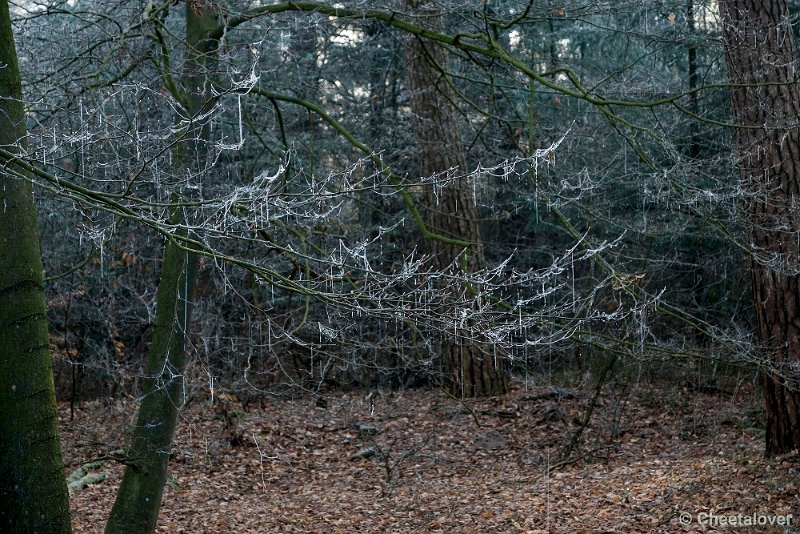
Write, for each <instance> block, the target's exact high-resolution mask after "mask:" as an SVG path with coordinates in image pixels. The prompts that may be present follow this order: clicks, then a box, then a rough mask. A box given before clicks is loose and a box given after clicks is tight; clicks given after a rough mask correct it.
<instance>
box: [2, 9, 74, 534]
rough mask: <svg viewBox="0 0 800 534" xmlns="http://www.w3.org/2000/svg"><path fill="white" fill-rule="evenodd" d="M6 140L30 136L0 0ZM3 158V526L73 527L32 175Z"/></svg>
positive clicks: (17, 142) (14, 143) (18, 146)
mask: <svg viewBox="0 0 800 534" xmlns="http://www.w3.org/2000/svg"><path fill="white" fill-rule="evenodd" d="M0 65H2V68H0V146H2V147H3V148H4V149H6V150H9V151H12V152H22V153H24V151H25V149H26V147H27V143H26V137H27V132H26V128H25V113H24V109H23V104H22V84H21V82H20V76H19V68H18V65H17V53H16V48H15V46H14V36H13V32H12V28H11V20H10V17H9V11H8V2H6V1H1V2H0ZM20 175H24V172H23V171H22V170H21V169H20V168H18V167H16V166H15V165H14V164H13V163H11V162H8V161H3V162H0V532H9V533H16V532H19V533H28V532H47V533H61V532H71V524H70V513H69V494H68V493H67V483H66V477H65V476H64V464H63V461H62V459H61V444H60V441H59V435H58V414H57V412H56V398H55V390H54V388H53V375H52V361H51V359H50V352H49V337H48V332H47V317H46V316H45V302H44V280H43V276H42V258H41V253H40V250H39V233H38V232H39V231H38V227H37V222H36V207H35V205H34V202H33V188H32V186H31V183H30V182H29V181H28V180H26V179H25V178H23V177H20Z"/></svg>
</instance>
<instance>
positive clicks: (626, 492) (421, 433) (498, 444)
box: [60, 384, 800, 534]
mask: <svg viewBox="0 0 800 534" xmlns="http://www.w3.org/2000/svg"><path fill="white" fill-rule="evenodd" d="M590 398H591V397H590V396H589V395H588V394H587V393H586V392H578V391H575V390H570V389H553V388H525V387H524V386H522V385H520V384H516V385H515V389H514V391H513V392H512V393H511V394H509V395H508V396H505V397H502V398H491V399H483V400H469V401H466V402H463V403H462V402H459V401H457V400H455V399H453V398H450V397H448V396H447V395H445V394H444V393H442V392H439V391H434V390H407V391H404V392H400V393H394V394H389V393H387V394H383V395H376V396H375V397H374V403H373V402H371V401H370V400H367V399H365V397H364V396H363V394H358V393H330V394H328V395H324V396H323V397H322V399H323V401H320V400H319V398H314V397H311V396H308V397H299V398H294V399H287V398H270V399H268V400H266V401H265V402H264V403H263V405H262V406H249V407H248V409H247V410H245V409H244V408H243V407H242V406H241V405H239V404H238V403H237V402H236V401H235V400H232V399H223V400H222V401H220V400H219V399H216V400H215V402H214V404H211V403H210V402H208V401H207V400H206V401H199V400H198V401H195V402H192V403H190V405H189V406H188V407H187V408H186V409H185V410H184V412H183V413H182V416H181V420H180V423H179V427H178V432H177V436H176V443H175V447H174V456H173V459H172V461H171V463H170V470H171V476H172V477H173V479H172V480H171V481H170V484H169V485H168V487H167V488H166V491H165V494H164V501H163V506H162V509H161V515H160V518H159V526H158V532H169V533H196V532H212V533H216V532H224V533H244V532H252V533H273V532H274V533H278V532H286V533H290V532H296V533H312V532H324V533H343V534H344V533H348V534H349V533H354V532H391V533H404V532H419V533H422V532H429V533H435V532H446V533H462V532H464V533H466V532H475V533H513V532H524V533H535V532H536V533H538V532H542V533H550V532H565V533H588V532H704V531H715V532H725V531H729V532H755V531H758V532H772V533H777V532H792V531H797V532H800V526H799V525H798V521H800V494H799V493H798V484H800V479H799V478H798V473H799V472H800V458H799V457H798V456H796V455H787V456H784V457H779V458H773V459H769V460H767V459H765V458H764V457H763V447H764V445H763V423H762V422H761V420H762V416H761V406H760V403H759V399H758V398H757V395H756V394H755V393H754V392H753V391H752V389H749V390H739V391H738V392H737V393H736V394H735V395H725V396H721V395H710V394H705V393H700V392H696V391H689V390H688V389H682V388H679V387H672V388H662V389H659V388H657V387H656V388H651V387H649V386H647V387H645V386H640V387H639V389H638V390H634V391H632V392H628V393H626V394H625V395H619V394H615V393H614V392H612V391H609V392H608V393H606V394H605V395H604V396H602V397H601V398H600V402H599V405H598V406H597V408H596V410H595V412H594V414H593V416H592V420H591V424H590V426H589V427H588V428H587V429H586V431H585V432H584V434H583V436H582V438H581V444H580V447H579V448H578V449H576V450H575V452H574V454H573V457H572V460H573V461H571V462H569V463H561V462H559V459H560V454H561V452H562V451H563V450H564V446H565V445H566V444H568V443H569V441H570V436H571V435H572V432H574V430H575V429H576V428H578V426H579V424H578V423H579V422H580V421H581V420H582V418H583V415H584V410H585V408H586V406H587V405H588V403H589V402H590ZM135 412H136V404H135V403H134V402H133V401H126V402H121V401H120V402H115V403H108V402H102V401H95V402H86V403H83V404H82V405H81V406H80V407H79V409H78V410H76V412H75V418H74V420H70V417H69V405H68V404H62V405H60V414H61V428H62V429H63V430H62V440H63V442H62V445H63V448H64V454H65V461H66V462H67V468H68V472H72V471H73V470H75V469H76V468H78V467H79V466H80V465H81V464H83V463H85V462H87V461H89V460H91V459H93V458H97V457H100V456H104V455H107V454H108V453H109V452H111V451H114V450H116V449H122V448H123V447H124V446H125V445H126V443H127V439H128V434H127V431H125V430H123V429H130V428H131V425H132V423H133V420H134V417H135ZM96 471H98V472H100V473H103V474H105V475H107V476H106V478H105V479H104V480H102V481H100V482H98V483H95V484H91V485H88V486H87V487H85V488H83V489H79V490H78V489H76V490H71V492H70V493H71V499H72V514H73V525H74V530H75V532H76V533H88V534H91V533H100V532H102V531H103V528H104V525H105V521H106V518H107V517H108V513H109V511H110V509H111V505H112V503H113V499H114V495H115V491H116V489H117V486H118V485H119V482H120V478H121V474H122V469H121V467H120V466H119V465H115V464H114V462H111V461H109V462H107V463H105V464H104V465H103V466H101V467H99V468H97V469H96ZM682 514H684V515H682ZM685 514H689V515H685ZM702 514H706V515H702ZM709 514H710V515H709ZM789 514H792V516H793V517H791V518H789V520H790V521H791V524H792V526H793V528H792V527H789V528H786V527H780V526H772V527H769V526H762V527H750V526H738V525H737V526H735V527H733V526H729V525H728V524H729V523H730V522H731V518H733V521H736V522H738V523H740V524H744V525H747V524H748V523H752V522H753V521H755V522H756V523H758V522H759V521H760V522H762V523H765V524H766V525H769V522H770V521H772V522H775V523H774V524H775V525H777V524H778V523H779V522H780V521H782V520H786V516H788V515H789ZM687 518H688V519H690V523H689V524H688V525H684V524H682V521H685V520H686V519H687ZM698 521H699V522H701V523H705V524H699V523H698ZM714 522H716V523H714Z"/></svg>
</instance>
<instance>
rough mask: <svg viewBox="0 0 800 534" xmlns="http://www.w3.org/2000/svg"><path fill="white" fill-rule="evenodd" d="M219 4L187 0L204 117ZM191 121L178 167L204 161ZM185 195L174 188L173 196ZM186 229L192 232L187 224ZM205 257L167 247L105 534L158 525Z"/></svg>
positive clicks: (203, 139) (188, 92) (189, 76)
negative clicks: (139, 391)
mask: <svg viewBox="0 0 800 534" xmlns="http://www.w3.org/2000/svg"><path fill="white" fill-rule="evenodd" d="M217 23H218V20H217V12H216V6H214V5H213V4H211V3H207V2H203V1H195V2H192V1H190V2H187V3H186V40H187V43H188V46H189V51H188V53H187V59H186V67H185V72H184V76H183V86H184V88H185V93H184V95H182V96H183V99H182V100H183V102H184V105H185V106H186V108H187V112H188V113H189V115H190V116H192V117H197V116H198V114H201V113H202V112H204V111H207V110H208V109H209V108H210V106H211V104H212V99H211V98H210V97H209V96H208V95H207V94H205V93H204V91H206V92H207V91H208V88H207V83H206V69H207V67H208V65H209V63H210V62H212V61H213V58H214V57H215V56H216V50H217V42H216V41H213V40H210V39H209V38H208V35H209V32H210V31H211V30H213V29H214V28H215V27H216V26H217ZM203 123H204V121H201V123H200V124H193V125H190V126H189V128H191V129H192V130H193V131H192V132H190V133H189V135H188V139H189V140H188V141H187V142H186V143H185V144H184V145H183V146H181V147H179V149H178V151H179V154H178V155H177V157H176V160H177V161H178V162H179V163H178V165H176V168H179V169H180V168H181V167H184V166H185V167H189V168H192V167H193V166H194V167H198V168H199V169H202V166H203V165H204V164H205V163H204V162H205V154H206V150H207V149H206V143H207V137H208V133H207V127H205V126H204V125H203ZM178 200H180V199H179V198H178V195H177V194H176V195H173V202H177V201H178ZM170 222H171V223H172V224H175V225H180V224H184V223H185V217H184V214H183V212H182V208H180V207H177V208H175V211H174V212H173V214H172V217H171V221H170ZM180 234H181V235H187V231H186V230H185V229H184V230H182V231H181V232H180ZM197 264H198V258H197V255H196V254H191V253H187V252H186V251H185V250H183V249H182V248H181V247H180V246H179V245H178V244H177V243H176V242H175V241H171V240H168V241H167V243H166V245H165V249H164V261H163V264H162V266H161V278H160V280H159V284H158V293H157V295H156V302H157V304H156V317H155V325H154V328H153V341H152V344H151V346H150V351H149V354H148V359H147V364H146V366H145V382H144V392H143V397H142V403H141V406H140V407H139V414H138V417H137V421H136V428H135V429H134V435H133V442H132V444H131V447H130V449H129V450H128V453H127V458H128V462H129V463H128V466H127V467H126V469H125V474H124V475H123V479H122V484H121V485H120V488H119V491H118V492H117V497H116V500H115V502H114V507H113V508H112V510H111V515H110V517H109V520H108V524H107V526H106V533H108V534H111V533H120V534H139V533H142V534H146V533H152V532H155V528H156V522H157V520H158V512H159V509H160V507H161V497H162V494H163V490H164V484H165V483H166V480H167V467H168V463H169V457H170V448H171V444H172V437H173V434H174V433H175V426H176V423H177V419H178V411H179V410H180V407H181V405H182V404H183V387H184V370H185V363H186V362H185V351H186V334H187V330H188V326H189V323H190V319H191V308H192V298H193V295H194V288H195V284H196V279H197V276H196V275H197Z"/></svg>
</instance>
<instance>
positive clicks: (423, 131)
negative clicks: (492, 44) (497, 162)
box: [407, 6, 508, 397]
mask: <svg viewBox="0 0 800 534" xmlns="http://www.w3.org/2000/svg"><path fill="white" fill-rule="evenodd" d="M414 7H416V13H418V14H419V13H423V14H424V15H426V17H425V20H427V21H431V24H432V25H434V26H436V25H440V24H441V16H440V15H438V14H435V13H433V11H431V10H430V9H427V8H423V7H418V6H414ZM407 54H408V59H407V61H408V63H407V69H408V75H409V85H410V89H411V112H412V113H413V115H414V132H415V135H416V139H417V150H418V154H419V172H420V174H421V175H422V176H424V177H430V176H433V175H435V174H437V173H445V172H446V171H447V170H448V169H453V168H456V169H458V171H459V172H460V173H465V172H466V171H467V164H466V159H465V157H464V149H463V146H462V144H461V139H460V138H459V134H458V123H457V120H456V116H455V113H454V111H453V109H452V108H451V107H450V102H451V101H452V96H453V94H452V90H451V89H450V87H449V86H448V80H447V79H446V77H445V74H444V73H443V72H442V71H441V69H442V68H444V67H445V66H446V64H447V51H446V50H445V49H443V48H441V47H440V46H438V45H436V44H434V43H431V42H423V41H421V40H419V39H417V38H411V40H410V41H409V45H408V49H407ZM442 179H445V177H444V176H443V177H442ZM426 197H427V198H426V207H425V213H426V219H427V221H426V222H427V224H428V226H429V229H430V230H431V231H432V232H434V233H436V234H439V235H442V236H445V237H449V238H456V239H459V240H464V241H468V242H470V243H472V245H471V246H470V247H469V248H464V247H462V246H459V245H454V244H450V243H445V242H442V241H437V240H435V239H432V240H430V242H429V246H430V252H431V254H432V255H433V257H434V264H435V265H436V267H437V268H438V269H439V270H440V271H441V272H447V273H449V274H450V275H452V276H453V279H454V280H457V279H459V278H462V277H463V275H468V274H470V273H474V272H476V271H478V270H480V269H481V268H483V264H484V259H483V243H482V240H481V232H480V226H479V220H478V210H477V207H476V199H475V195H474V191H473V189H472V187H471V186H470V184H469V182H468V181H467V180H465V179H463V178H462V177H459V178H456V179H454V180H448V181H447V183H446V184H441V185H438V184H433V185H428V186H426ZM465 289H466V288H465V287H455V288H453V290H454V291H455V292H456V294H460V293H462V292H464V291H465ZM447 330H448V331H447V332H442V336H443V340H442V342H441V344H440V351H441V357H442V367H443V371H444V374H445V379H446V381H447V386H448V388H449V389H450V391H451V393H452V394H453V395H456V396H460V397H472V396H488V395H499V394H502V393H506V392H507V391H508V373H507V362H506V359H505V358H504V357H503V356H502V355H499V356H498V355H496V354H495V352H494V350H493V347H489V346H487V345H486V344H484V343H479V342H477V341H475V340H474V339H472V336H471V335H470V334H469V332H468V330H466V329H464V330H461V329H459V330H457V332H456V334H457V335H456V336H454V337H450V336H451V335H452V334H451V332H452V330H451V329H447Z"/></svg>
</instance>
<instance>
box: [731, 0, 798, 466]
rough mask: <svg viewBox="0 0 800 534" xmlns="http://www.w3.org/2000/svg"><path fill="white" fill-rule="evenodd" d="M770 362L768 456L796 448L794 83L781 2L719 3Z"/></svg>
mask: <svg viewBox="0 0 800 534" xmlns="http://www.w3.org/2000/svg"><path fill="white" fill-rule="evenodd" d="M720 12H721V15H722V21H723V29H724V32H725V43H726V51H727V54H726V55H727V63H728V73H729V74H728V75H729V78H730V81H731V82H732V83H733V84H735V85H734V87H733V88H732V89H731V93H732V103H733V115H734V119H735V122H736V124H737V125H738V126H739V127H738V129H737V133H736V137H737V142H738V148H739V165H740V167H741V172H742V186H743V187H742V189H743V191H744V195H745V199H744V203H745V206H746V211H747V216H748V219H749V220H748V227H749V232H750V239H751V242H752V246H753V247H754V251H753V259H752V277H753V291H754V304H755V307H756V317H757V321H758V328H759V334H760V338H761V343H762V344H763V348H764V351H765V358H766V363H767V364H768V366H769V368H770V369H771V370H769V371H766V372H764V373H763V386H764V398H765V401H766V411H767V432H766V453H767V455H770V456H771V455H775V454H780V453H784V452H788V451H791V450H793V449H795V448H797V447H798V446H800V389H798V388H799V387H800V380H798V379H799V378H800V283H799V282H800V276H799V275H798V273H800V239H798V233H800V203H799V202H800V128H798V124H800V87H798V80H797V75H798V72H797V62H796V58H795V47H794V36H793V34H792V26H791V19H790V17H789V10H788V8H787V4H786V1H785V0H721V1H720Z"/></svg>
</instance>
